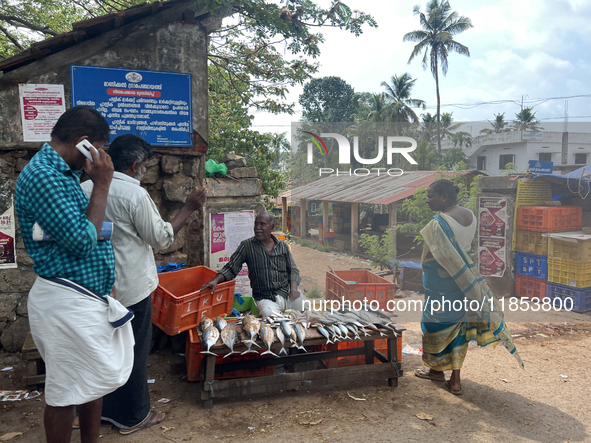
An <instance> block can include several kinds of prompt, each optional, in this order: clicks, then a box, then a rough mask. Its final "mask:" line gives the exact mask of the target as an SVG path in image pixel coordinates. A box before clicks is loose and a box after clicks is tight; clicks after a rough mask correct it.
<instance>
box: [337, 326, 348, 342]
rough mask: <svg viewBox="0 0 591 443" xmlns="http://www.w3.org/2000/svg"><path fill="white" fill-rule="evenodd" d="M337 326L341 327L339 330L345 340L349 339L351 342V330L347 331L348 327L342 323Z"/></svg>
mask: <svg viewBox="0 0 591 443" xmlns="http://www.w3.org/2000/svg"><path fill="white" fill-rule="evenodd" d="M337 326H338V327H339V329H340V330H341V332H342V333H343V336H344V337H345V338H348V339H349V340H351V337H349V330H348V329H347V327H346V326H345V325H343V324H342V323H339V324H338V325H337Z"/></svg>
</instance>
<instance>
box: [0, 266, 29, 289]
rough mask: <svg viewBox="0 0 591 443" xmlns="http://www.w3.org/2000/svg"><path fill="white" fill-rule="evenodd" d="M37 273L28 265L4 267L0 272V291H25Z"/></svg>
mask: <svg viewBox="0 0 591 443" xmlns="http://www.w3.org/2000/svg"><path fill="white" fill-rule="evenodd" d="M36 278H37V274H35V273H34V272H33V269H32V268H29V267H28V266H19V268H17V269H4V270H3V271H2V272H0V292H27V291H29V289H31V286H33V283H35V279H36Z"/></svg>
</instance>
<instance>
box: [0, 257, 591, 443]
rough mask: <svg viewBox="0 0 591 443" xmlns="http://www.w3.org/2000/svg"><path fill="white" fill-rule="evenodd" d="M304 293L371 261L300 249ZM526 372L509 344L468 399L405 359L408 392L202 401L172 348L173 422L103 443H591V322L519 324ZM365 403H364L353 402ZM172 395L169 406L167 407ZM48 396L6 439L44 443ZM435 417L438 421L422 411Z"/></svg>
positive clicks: (414, 327)
mask: <svg viewBox="0 0 591 443" xmlns="http://www.w3.org/2000/svg"><path fill="white" fill-rule="evenodd" d="M292 251H293V254H294V257H295V260H296V263H297V264H298V266H299V267H300V269H301V273H302V277H303V281H302V288H303V289H306V290H308V291H309V290H311V289H312V288H313V287H314V286H317V287H318V288H320V289H324V279H325V272H326V270H327V265H328V266H330V267H331V268H332V269H334V270H346V269H350V268H354V267H368V265H367V264H364V263H362V259H359V258H351V257H349V256H343V257H338V256H336V255H327V254H324V253H321V252H318V251H315V250H312V249H309V248H303V247H299V246H293V248H292ZM403 326H404V327H406V328H407V331H406V332H405V333H404V335H403V344H404V345H406V344H414V345H418V344H420V342H421V336H420V327H419V324H418V323H416V322H414V323H404V324H403ZM509 326H510V328H511V330H512V332H513V334H514V336H515V341H516V344H517V346H518V350H519V353H520V354H521V356H522V358H523V360H524V362H525V365H526V371H523V370H522V369H520V368H519V367H518V365H517V362H516V360H515V359H514V358H513V357H512V356H511V355H510V354H509V353H508V352H507V351H506V350H505V349H502V348H501V347H498V348H496V349H492V347H486V348H475V349H470V350H469V351H468V356H467V358H466V361H465V364H464V368H463V369H462V377H463V379H462V380H463V381H462V386H463V389H464V391H465V393H464V395H462V396H454V395H452V394H451V393H449V392H448V391H447V390H446V389H445V387H444V385H443V383H437V382H432V381H429V380H423V379H419V378H417V377H415V376H414V375H413V374H412V371H413V369H415V368H417V367H420V366H421V358H420V357H418V356H406V355H405V356H404V358H403V366H404V371H405V375H404V377H403V378H402V379H400V384H399V386H398V387H397V388H390V387H388V386H387V383H386V381H385V380H384V382H383V383H381V382H376V383H366V382H364V381H363V380H359V383H356V384H352V385H347V386H342V387H341V388H340V389H338V390H331V391H326V390H324V391H312V392H310V391H307V390H305V389H300V390H298V391H288V392H287V391H286V392H282V393H279V394H275V395H267V396H259V397H253V398H242V399H226V400H218V401H216V402H214V403H215V406H214V408H213V409H211V410H204V409H202V408H201V406H200V405H199V403H198V401H197V398H198V386H197V384H196V383H191V382H188V381H187V380H186V371H185V360H184V358H183V357H182V356H181V355H179V354H174V353H173V352H172V349H171V348H170V347H169V348H166V349H163V350H161V351H158V352H157V353H155V354H152V355H151V356H150V368H149V377H150V378H154V379H155V380H156V382H155V384H154V385H153V386H152V388H151V394H152V406H153V407H154V408H155V409H159V410H162V411H164V412H166V415H167V417H166V419H165V420H164V422H163V423H162V424H161V425H162V426H158V427H153V428H150V429H147V430H144V431H141V432H139V433H137V434H134V435H130V436H127V437H123V436H120V435H118V434H117V432H116V431H115V430H114V428H112V427H111V426H108V425H105V426H103V427H102V428H101V433H102V438H101V441H103V442H121V443H127V442H130V443H131V442H142V443H152V442H185V441H189V442H190V441H195V442H197V441H198V442H214V441H233V440H248V441H257V442H258V441H261V442H266V441H273V442H277V441H298V442H300V441H302V442H303V441H305V442H308V441H310V442H358V441H363V440H369V441H372V442H391V441H403V442H424V441H442V442H464V441H465V442H493V441H507V442H548V443H550V442H552V443H554V442H579V441H580V442H583V441H591V408H590V406H589V404H590V403H591V389H589V379H588V378H587V377H588V376H589V371H588V366H587V365H588V362H589V361H591V323H570V322H568V321H566V322H564V321H563V322H560V323H511V324H510V325H509ZM19 358H20V356H19V355H10V354H0V369H2V368H4V367H7V366H13V368H14V369H12V370H10V371H4V372H0V389H4V390H7V389H13V390H14V389H23V388H24V386H23V385H22V382H21V378H22V375H23V370H24V365H23V364H22V363H21V362H20V359H19ZM348 394H350V395H351V396H353V397H355V398H363V399H364V400H361V401H360V400H354V399H352V398H351V397H350V396H349V395H348ZM162 398H167V399H170V402H168V403H159V402H158V400H160V399H162ZM43 406H44V402H43V397H41V398H39V399H36V400H28V401H25V400H23V401H20V402H0V408H1V409H2V413H1V414H0V441H1V437H2V436H3V435H5V434H7V433H10V432H22V433H23V434H22V435H20V436H16V437H14V438H13V439H12V440H10V441H14V442H31V443H35V442H42V441H44V432H43V424H42V417H43ZM424 414H426V415H427V416H428V417H427V418H429V417H430V418H431V419H430V420H422V419H420V418H419V417H417V415H419V416H423V415H424ZM79 435H80V434H79V431H74V432H73V438H72V441H74V442H76V441H79V438H80V437H79Z"/></svg>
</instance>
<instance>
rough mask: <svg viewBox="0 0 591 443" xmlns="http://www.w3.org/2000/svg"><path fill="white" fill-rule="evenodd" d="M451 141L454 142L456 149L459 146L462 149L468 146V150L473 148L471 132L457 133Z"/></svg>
mask: <svg viewBox="0 0 591 443" xmlns="http://www.w3.org/2000/svg"><path fill="white" fill-rule="evenodd" d="M451 140H452V141H453V144H454V148H455V147H456V146H458V145H459V148H460V149H462V146H466V147H467V148H469V147H471V146H472V136H471V135H470V133H469V132H464V131H460V132H456V133H455V134H453V135H452V136H451Z"/></svg>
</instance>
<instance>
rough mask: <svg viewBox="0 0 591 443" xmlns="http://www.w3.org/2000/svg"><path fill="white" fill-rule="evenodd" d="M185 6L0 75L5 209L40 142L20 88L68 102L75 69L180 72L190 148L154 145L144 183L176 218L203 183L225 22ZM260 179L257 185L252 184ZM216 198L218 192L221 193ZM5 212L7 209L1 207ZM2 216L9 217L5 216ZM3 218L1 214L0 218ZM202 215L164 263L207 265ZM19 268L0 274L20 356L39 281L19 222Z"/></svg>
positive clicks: (6, 328)
mask: <svg viewBox="0 0 591 443" xmlns="http://www.w3.org/2000/svg"><path fill="white" fill-rule="evenodd" d="M188 6H190V5H189V4H188V3H187V2H185V3H179V4H177V5H176V6H174V7H170V8H168V9H166V10H163V11H162V12H159V13H157V14H154V15H151V16H148V17H146V18H143V19H141V20H138V21H136V22H133V23H129V24H127V25H124V26H121V27H120V28H117V29H114V30H111V31H108V32H104V33H103V34H99V35H97V36H96V37H94V38H92V39H90V40H85V41H82V42H80V43H79V44H77V45H75V46H73V47H69V48H67V49H64V50H62V51H60V52H56V53H53V54H51V55H48V56H46V57H43V56H40V57H39V58H38V59H37V60H35V61H32V62H31V63H29V64H27V65H25V66H22V67H20V68H17V69H15V70H12V71H9V72H5V73H4V74H3V75H2V76H1V77H0V208H2V207H5V208H8V207H10V206H11V205H12V199H13V193H14V185H15V182H16V179H17V177H18V174H19V173H20V171H22V169H23V168H24V167H25V165H26V164H27V163H28V161H29V160H30V159H31V158H32V157H33V156H34V155H35V153H36V152H38V150H39V149H40V148H41V146H42V143H28V142H23V136H22V126H21V114H20V106H19V91H18V85H19V84H21V83H32V84H63V85H64V91H65V100H66V107H67V108H69V107H70V104H71V87H70V65H90V66H103V67H110V68H124V69H142V70H152V71H167V72H183V73H191V75H192V94H193V95H192V117H193V129H194V131H193V139H194V140H195V145H194V147H193V148H182V149H180V148H167V147H155V156H154V158H153V159H152V160H151V161H150V163H149V167H148V171H147V173H146V175H145V176H144V179H143V181H142V185H143V186H144V187H145V188H146V189H147V190H148V192H149V193H150V195H151V197H152V198H153V200H154V202H155V203H156V205H157V207H158V209H159V211H160V213H161V215H162V217H163V218H164V219H165V220H171V219H172V218H173V217H174V216H175V215H176V213H177V212H178V211H179V209H180V208H181V207H182V205H183V202H184V201H185V197H186V195H187V194H188V193H189V192H190V190H191V189H192V188H193V187H194V186H197V185H202V184H203V182H204V175H205V171H204V156H205V153H206V152H207V143H206V140H207V139H208V106H207V103H208V73H207V44H208V34H209V32H211V31H212V30H214V29H216V28H217V27H219V25H220V24H221V18H220V17H210V18H206V19H203V20H188V19H187V17H192V15H191V14H188V13H187V11H188V9H187V8H188ZM255 180H256V179H255ZM218 194H219V193H218ZM4 210H6V209H4ZM2 212H4V211H2ZM2 212H0V213H2ZM204 212H205V211H203V210H202V211H198V212H196V213H194V214H193V215H192V216H191V218H190V219H189V221H188V223H187V226H185V227H184V228H183V229H182V230H181V231H180V232H179V234H178V235H177V238H176V239H175V241H174V243H173V244H172V245H171V246H170V247H169V248H168V249H166V250H163V251H155V253H156V259H157V260H158V262H159V263H166V262H169V261H170V262H185V263H187V264H189V265H191V266H195V265H200V264H204V259H205V241H206V236H205V235H204V232H205V231H204V222H203V220H204ZM16 228H17V233H16V241H17V245H16V246H17V264H18V268H17V269H8V270H0V348H3V349H4V350H6V351H9V352H16V351H19V350H20V349H21V347H22V344H23V342H24V339H25V336H26V334H27V332H28V330H29V326H28V319H27V295H28V291H29V289H30V287H31V286H32V284H33V282H34V280H35V277H36V276H35V273H34V272H33V267H32V265H33V263H32V260H31V259H30V258H29V257H28V256H27V254H26V251H25V249H24V244H23V241H22V236H21V233H20V229H19V226H18V220H17V226H16Z"/></svg>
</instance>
